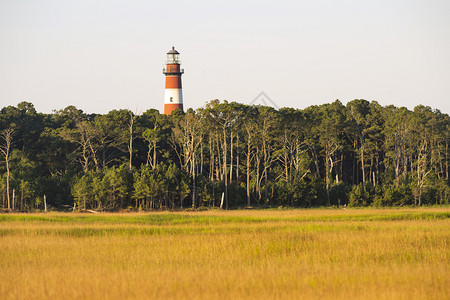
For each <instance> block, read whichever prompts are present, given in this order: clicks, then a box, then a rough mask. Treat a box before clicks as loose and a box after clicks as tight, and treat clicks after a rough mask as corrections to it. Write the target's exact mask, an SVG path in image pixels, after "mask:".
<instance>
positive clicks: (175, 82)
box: [166, 76, 181, 89]
mask: <svg viewBox="0 0 450 300" xmlns="http://www.w3.org/2000/svg"><path fill="white" fill-rule="evenodd" d="M166 89H181V76H166Z"/></svg>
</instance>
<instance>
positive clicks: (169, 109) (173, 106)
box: [164, 103, 183, 115]
mask: <svg viewBox="0 0 450 300" xmlns="http://www.w3.org/2000/svg"><path fill="white" fill-rule="evenodd" d="M177 108H179V109H181V110H183V103H177V104H164V114H165V115H170V114H172V112H173V111H174V110H175V109H177Z"/></svg>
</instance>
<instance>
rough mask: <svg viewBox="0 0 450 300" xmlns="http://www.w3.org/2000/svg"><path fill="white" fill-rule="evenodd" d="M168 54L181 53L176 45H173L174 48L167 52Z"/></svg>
mask: <svg viewBox="0 0 450 300" xmlns="http://www.w3.org/2000/svg"><path fill="white" fill-rule="evenodd" d="M167 54H180V53H179V52H178V51H177V50H175V47H172V50H170V51H169V52H167Z"/></svg>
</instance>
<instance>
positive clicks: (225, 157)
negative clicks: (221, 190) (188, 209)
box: [223, 127, 228, 209]
mask: <svg viewBox="0 0 450 300" xmlns="http://www.w3.org/2000/svg"><path fill="white" fill-rule="evenodd" d="M226 133H227V132H226V129H225V127H224V129H223V178H224V183H225V209H228V176H227V135H226Z"/></svg>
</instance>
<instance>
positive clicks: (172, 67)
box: [163, 47, 184, 115]
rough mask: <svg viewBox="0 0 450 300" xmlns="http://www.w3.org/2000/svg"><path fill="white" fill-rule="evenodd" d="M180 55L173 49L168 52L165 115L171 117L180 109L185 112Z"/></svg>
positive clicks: (164, 71)
mask: <svg viewBox="0 0 450 300" xmlns="http://www.w3.org/2000/svg"><path fill="white" fill-rule="evenodd" d="M180 64H181V62H180V53H178V51H177V50H175V47H172V50H170V51H169V52H167V61H166V67H165V68H164V69H163V74H164V75H166V91H165V94H164V114H165V115H170V114H171V113H172V111H174V110H175V109H177V108H179V109H181V110H183V90H182V89H181V75H182V74H183V73H184V70H183V69H180Z"/></svg>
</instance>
